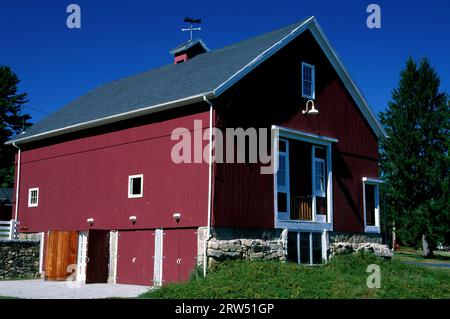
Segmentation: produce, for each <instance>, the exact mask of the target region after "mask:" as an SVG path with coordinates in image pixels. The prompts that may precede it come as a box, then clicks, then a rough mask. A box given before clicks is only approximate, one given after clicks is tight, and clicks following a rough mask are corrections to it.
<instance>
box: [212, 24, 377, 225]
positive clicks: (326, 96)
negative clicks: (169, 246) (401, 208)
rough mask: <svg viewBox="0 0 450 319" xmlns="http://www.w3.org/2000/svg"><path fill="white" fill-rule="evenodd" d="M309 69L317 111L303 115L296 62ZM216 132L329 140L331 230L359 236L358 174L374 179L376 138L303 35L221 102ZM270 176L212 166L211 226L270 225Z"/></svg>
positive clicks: (251, 168) (248, 168)
mask: <svg viewBox="0 0 450 319" xmlns="http://www.w3.org/2000/svg"><path fill="white" fill-rule="evenodd" d="M302 62H307V63H309V64H313V65H315V70H316V100H315V105H316V108H318V109H319V112H320V113H319V114H318V115H316V116H305V115H303V114H302V113H301V110H302V109H304V108H305V104H306V99H303V98H302V97H301V63H302ZM217 104H219V105H221V107H219V110H218V114H217V118H218V126H220V127H244V128H245V127H257V128H258V127H267V128H270V127H271V125H273V124H276V125H279V126H282V127H288V128H292V129H296V130H300V131H304V132H309V133H313V134H318V135H324V136H329V137H333V138H336V139H338V140H339V142H338V143H337V145H334V146H333V174H334V180H333V197H334V206H333V208H334V230H335V231H354V232H362V231H363V215H362V214H363V213H362V212H363V208H362V181H361V179H362V177H363V176H367V177H377V176H378V167H377V161H378V141H377V137H376V136H375V134H374V132H373V131H372V130H371V128H370V126H369V124H368V123H367V122H366V120H365V119H364V117H363V115H362V114H361V112H360V111H359V109H358V107H357V105H356V104H355V102H354V101H353V99H352V97H351V96H350V95H349V93H348V92H347V91H346V89H345V87H344V85H343V83H342V81H341V80H340V79H339V76H338V75H337V74H336V72H335V71H334V69H333V67H332V66H331V64H330V63H329V62H328V60H327V58H326V57H325V55H324V54H323V52H322V51H321V49H320V47H319V46H318V44H317V43H316V42H315V40H314V39H313V37H312V35H311V34H310V33H309V32H307V33H305V34H303V35H302V36H300V37H299V38H297V39H296V40H294V41H293V42H292V43H290V44H289V45H288V46H286V47H285V48H283V49H282V50H280V51H279V52H278V53H276V54H275V55H274V56H273V57H272V58H271V59H269V60H267V61H266V62H264V63H263V64H261V65H260V66H259V67H258V68H256V69H255V70H254V71H253V72H252V73H250V74H249V75H247V76H246V77H245V78H244V79H243V80H242V81H241V82H240V83H239V84H238V85H236V86H235V87H234V88H231V90H230V92H229V93H228V94H225V95H224V96H223V97H222V98H220V103H217V102H216V105H217ZM273 193H274V183H273V176H272V175H261V174H260V173H259V166H258V165H256V164H255V165H251V164H250V165H249V164H225V165H217V174H216V176H215V201H214V205H215V206H214V218H213V223H214V225H215V226H232V227H258V228H271V227H273V226H274V199H273V197H274V195H273Z"/></svg>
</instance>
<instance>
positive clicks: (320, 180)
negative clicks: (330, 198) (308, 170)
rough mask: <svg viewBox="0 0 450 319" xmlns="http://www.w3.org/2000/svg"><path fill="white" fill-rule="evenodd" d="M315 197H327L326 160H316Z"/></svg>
mask: <svg viewBox="0 0 450 319" xmlns="http://www.w3.org/2000/svg"><path fill="white" fill-rule="evenodd" d="M313 174H314V195H316V196H319V197H325V196H326V191H327V190H326V181H325V160H323V159H321V158H314V173H313Z"/></svg>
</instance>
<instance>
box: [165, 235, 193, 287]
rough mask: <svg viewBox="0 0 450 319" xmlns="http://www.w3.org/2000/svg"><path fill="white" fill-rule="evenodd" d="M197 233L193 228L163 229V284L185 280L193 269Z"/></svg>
mask: <svg viewBox="0 0 450 319" xmlns="http://www.w3.org/2000/svg"><path fill="white" fill-rule="evenodd" d="M196 256H197V233H196V230H195V229H170V230H164V236H163V267H162V273H163V276H162V277H163V284H168V283H171V282H181V281H187V280H188V279H189V276H190V274H191V272H192V271H193V270H194V269H195V265H196Z"/></svg>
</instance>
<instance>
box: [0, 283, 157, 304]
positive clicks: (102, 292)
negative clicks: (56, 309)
mask: <svg viewBox="0 0 450 319" xmlns="http://www.w3.org/2000/svg"><path fill="white" fill-rule="evenodd" d="M149 289H150V288H149V287H144V286H134V285H119V284H89V285H86V284H84V283H77V282H73V281H72V282H70V281H69V282H68V281H44V280H43V279H36V280H5V281H0V296H5V297H16V298H26V299H92V298H114V297H116V298H120V297H122V298H134V297H137V296H138V295H140V294H142V293H144V292H146V291H148V290H149Z"/></svg>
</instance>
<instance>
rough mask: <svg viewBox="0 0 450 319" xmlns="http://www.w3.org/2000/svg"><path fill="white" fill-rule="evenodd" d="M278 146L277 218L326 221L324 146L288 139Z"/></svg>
mask: <svg viewBox="0 0 450 319" xmlns="http://www.w3.org/2000/svg"><path fill="white" fill-rule="evenodd" d="M278 145H279V148H278V164H279V165H278V172H277V177H276V182H277V194H276V202H277V213H278V219H280V220H289V221H309V222H319V223H327V222H329V217H328V215H329V214H328V210H329V207H330V205H331V201H330V200H329V198H328V196H329V195H328V193H329V188H328V186H329V185H328V183H329V182H330V176H331V174H330V173H331V168H330V163H329V162H330V159H329V157H330V156H329V154H328V152H329V150H328V147H327V146H324V145H318V144H312V143H307V142H303V141H299V140H295V139H288V138H280V139H279V144H278Z"/></svg>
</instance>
